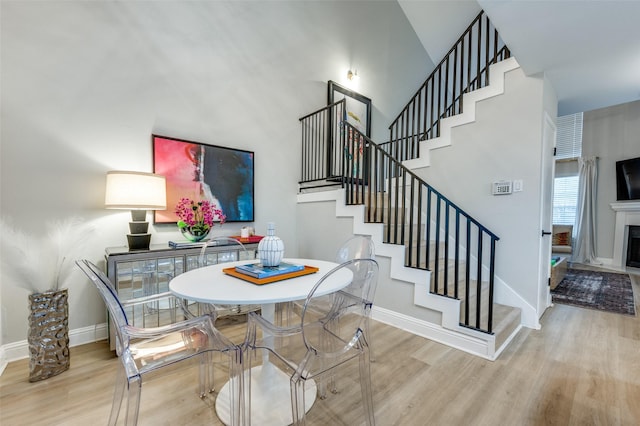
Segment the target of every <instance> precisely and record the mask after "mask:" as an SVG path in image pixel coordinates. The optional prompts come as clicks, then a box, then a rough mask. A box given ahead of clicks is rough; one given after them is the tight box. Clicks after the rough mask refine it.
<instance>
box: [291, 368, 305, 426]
mask: <svg viewBox="0 0 640 426" xmlns="http://www.w3.org/2000/svg"><path fill="white" fill-rule="evenodd" d="M304 384H305V380H304V379H302V377H300V375H299V374H298V373H297V372H296V373H294V375H293V376H292V377H291V415H292V417H293V424H294V425H304V424H306V420H305V409H304V407H305V401H304Z"/></svg>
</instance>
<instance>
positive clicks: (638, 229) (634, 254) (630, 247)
mask: <svg viewBox="0 0 640 426" xmlns="http://www.w3.org/2000/svg"><path fill="white" fill-rule="evenodd" d="M628 235H629V238H628V239H627V266H631V267H634V268H640V226H629V234H628Z"/></svg>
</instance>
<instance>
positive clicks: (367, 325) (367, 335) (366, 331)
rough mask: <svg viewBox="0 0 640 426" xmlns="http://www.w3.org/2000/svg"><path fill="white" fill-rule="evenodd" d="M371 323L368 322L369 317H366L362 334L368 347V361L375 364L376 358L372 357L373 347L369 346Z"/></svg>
mask: <svg viewBox="0 0 640 426" xmlns="http://www.w3.org/2000/svg"><path fill="white" fill-rule="evenodd" d="M370 324H371V321H369V317H367V318H366V319H365V321H364V334H365V338H366V339H367V344H368V345H369V359H370V360H371V362H376V357H375V356H374V351H373V346H372V345H371V325H370Z"/></svg>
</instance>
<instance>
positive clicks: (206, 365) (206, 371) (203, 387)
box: [198, 352, 214, 398]
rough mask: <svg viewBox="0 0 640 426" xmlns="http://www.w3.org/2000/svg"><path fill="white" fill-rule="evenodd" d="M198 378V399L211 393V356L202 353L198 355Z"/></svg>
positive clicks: (209, 353)
mask: <svg viewBox="0 0 640 426" xmlns="http://www.w3.org/2000/svg"><path fill="white" fill-rule="evenodd" d="M199 372H200V377H199V378H198V379H199V380H198V381H199V389H198V394H199V395H200V398H204V397H205V396H207V393H208V392H213V391H214V388H213V354H211V352H203V353H202V354H201V355H200V371H199Z"/></svg>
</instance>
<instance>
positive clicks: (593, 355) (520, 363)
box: [0, 275, 640, 426]
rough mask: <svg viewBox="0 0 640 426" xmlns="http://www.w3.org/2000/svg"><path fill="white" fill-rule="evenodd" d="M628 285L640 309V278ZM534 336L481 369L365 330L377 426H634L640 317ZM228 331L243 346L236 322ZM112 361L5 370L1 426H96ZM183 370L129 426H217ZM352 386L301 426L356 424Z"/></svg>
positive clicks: (396, 336)
mask: <svg viewBox="0 0 640 426" xmlns="http://www.w3.org/2000/svg"><path fill="white" fill-rule="evenodd" d="M632 279H633V285H634V292H635V295H636V309H639V308H640V307H639V306H638V304H639V303H638V301H639V300H640V297H639V295H640V275H636V276H633V277H632ZM638 312H640V311H638ZM542 326H543V328H542V330H530V329H524V330H523V331H521V332H520V333H519V335H518V336H517V337H516V339H515V341H513V342H512V343H511V345H510V346H509V347H508V349H507V350H506V351H505V352H504V353H503V354H502V355H501V356H500V358H499V359H498V360H497V361H494V362H491V361H486V360H483V359H480V358H477V357H474V356H472V355H468V354H466V353H464V352H461V351H458V350H455V349H451V348H448V347H446V346H443V345H441V344H438V343H434V342H432V341H429V340H426V339H423V338H421V337H417V336H414V335H411V334H409V333H406V332H403V331H401V330H398V329H395V328H393V327H390V326H387V325H384V324H381V323H375V325H374V327H373V340H374V344H375V350H376V358H377V361H376V362H375V363H374V364H373V386H374V404H375V410H376V420H377V424H378V425H382V426H387V425H447V426H450V425H638V424H640V317H637V316H636V317H630V316H623V315H616V314H610V313H603V312H598V311H593V310H588V309H582V308H575V307H570V306H565V305H555V306H553V307H551V308H549V309H548V310H547V312H546V313H545V315H544V316H543V318H542ZM227 331H228V332H229V333H231V334H232V335H233V336H234V337H232V338H233V339H234V340H235V339H238V338H241V336H242V333H243V324H232V325H229V326H227ZM118 362H119V361H118V360H117V359H116V358H115V357H114V356H113V354H112V353H111V352H110V351H109V350H108V347H107V344H106V342H100V343H94V344H88V345H83V346H79V347H75V348H72V349H71V368H70V369H69V370H68V371H66V372H64V373H62V374H61V375H59V376H56V377H52V378H50V379H47V380H45V381H42V382H39V383H28V381H27V377H28V362H27V360H23V361H16V362H14V363H11V364H10V365H9V366H8V367H7V369H6V370H5V372H4V374H3V375H2V376H1V377H0V424H1V425H3V426H5V425H6V426H9V425H95V426H98V425H103V424H106V421H107V417H108V414H109V409H110V406H111V393H112V386H113V382H114V374H115V372H116V368H117V367H118ZM188 369H191V370H193V368H192V367H191V366H187V367H184V368H180V369H177V370H176V371H175V372H174V373H172V374H170V375H168V376H164V377H156V378H152V380H150V381H148V382H146V383H145V385H144V386H143V391H142V406H141V415H140V422H139V424H141V425H218V424H220V422H219V421H218V419H217V417H216V415H215V410H214V408H213V407H214V399H215V394H213V395H212V396H211V397H210V398H207V399H205V400H201V399H199V398H198V397H197V395H196V386H195V377H196V376H195V374H196V373H195V371H187V370H188ZM217 377H218V378H220V379H221V380H222V379H223V378H224V377H223V375H222V374H218V376H217ZM356 379H357V364H356V365H351V366H348V367H347V368H346V369H345V370H344V374H340V375H339V379H338V386H339V388H340V390H341V392H340V393H339V394H338V395H330V396H329V397H328V398H327V399H326V400H321V401H316V403H315V405H314V406H313V408H312V409H311V411H310V412H309V414H308V420H309V421H308V424H311V425H358V424H361V423H362V411H361V410H362V408H361V404H360V394H359V387H358V385H357V382H356Z"/></svg>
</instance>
